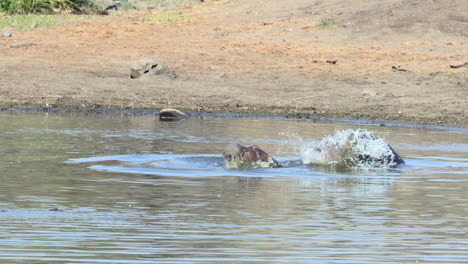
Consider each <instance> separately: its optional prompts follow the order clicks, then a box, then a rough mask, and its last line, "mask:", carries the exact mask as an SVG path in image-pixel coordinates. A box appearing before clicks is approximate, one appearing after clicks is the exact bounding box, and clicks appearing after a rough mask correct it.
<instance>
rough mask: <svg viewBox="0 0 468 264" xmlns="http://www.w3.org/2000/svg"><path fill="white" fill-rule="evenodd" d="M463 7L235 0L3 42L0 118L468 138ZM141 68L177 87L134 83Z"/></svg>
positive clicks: (100, 20)
mask: <svg viewBox="0 0 468 264" xmlns="http://www.w3.org/2000/svg"><path fill="white" fill-rule="evenodd" d="M467 14H468V10H467V7H466V2H465V0H441V1H418V0H409V1H397V0H386V1H380V0H372V1H358V0H346V1H345V0H330V1H308V0H291V1H279V0H273V1H272V0H268V1H267V0H231V1H205V2H204V3H200V4H196V5H183V6H179V7H176V8H174V9H171V10H148V11H128V12H119V13H115V14H111V15H109V16H96V17H92V18H88V19H86V20H80V22H76V23H69V24H66V25H63V26H59V27H53V28H48V29H36V30H30V31H13V36H12V37H9V38H6V37H0V76H1V78H0V107H2V108H4V109H5V108H7V109H10V108H16V107H46V108H47V107H58V108H67V109H71V108H73V109H95V108H99V109H101V108H102V109H161V108H166V107H175V108H179V109H182V110H185V111H189V112H190V111H201V112H229V113H261V114H279V115H301V116H327V117H338V118H350V119H372V120H375V119H377V120H387V121H403V122H414V123H424V124H444V125H457V126H463V127H467V126H468V66H461V67H458V68H451V67H450V66H451V65H452V66H460V65H462V64H463V63H465V62H468V41H467V36H468V15H467ZM140 58H155V59H157V60H160V61H162V62H164V63H166V64H167V65H168V66H169V67H170V68H172V69H173V70H174V71H175V72H176V73H177V74H178V76H179V77H178V78H176V79H170V78H165V77H164V76H160V77H145V78H140V79H130V64H131V62H133V61H136V60H138V59H140Z"/></svg>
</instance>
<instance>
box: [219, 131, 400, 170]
mask: <svg viewBox="0 0 468 264" xmlns="http://www.w3.org/2000/svg"><path fill="white" fill-rule="evenodd" d="M300 152H301V156H302V162H303V163H304V164H318V165H338V166H345V167H374V168H375V167H389V168H392V167H396V166H398V165H400V164H404V163H405V161H404V160H403V158H402V157H401V156H400V155H399V154H398V153H397V152H396V151H395V150H394V149H393V148H392V147H391V146H390V145H389V144H388V143H387V142H385V141H384V140H383V139H382V138H379V137H377V136H375V135H373V134H372V133H370V132H367V131H365V130H351V129H348V130H342V131H337V132H336V133H335V134H334V135H332V136H328V137H326V138H324V139H322V140H321V141H317V142H313V144H309V145H307V146H302V150H301V151H300ZM223 156H224V160H225V164H226V167H227V168H242V167H271V168H279V167H282V165H281V164H280V163H279V162H278V161H277V160H275V159H274V158H273V157H271V156H270V155H269V154H268V153H266V152H265V151H263V150H262V149H260V148H259V147H258V146H256V145H253V146H251V147H245V146H242V145H239V144H229V145H228V146H227V147H226V149H225V151H224V153H223Z"/></svg>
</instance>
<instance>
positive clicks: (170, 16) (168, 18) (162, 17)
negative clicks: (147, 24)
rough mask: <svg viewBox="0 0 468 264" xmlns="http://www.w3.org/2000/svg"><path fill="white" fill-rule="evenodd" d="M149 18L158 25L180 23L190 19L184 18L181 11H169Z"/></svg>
mask: <svg viewBox="0 0 468 264" xmlns="http://www.w3.org/2000/svg"><path fill="white" fill-rule="evenodd" d="M148 18H149V19H151V20H152V21H155V22H158V23H170V22H179V21H185V20H187V19H188V17H186V16H184V15H183V13H182V12H181V11H168V12H164V13H160V14H154V15H150V16H148Z"/></svg>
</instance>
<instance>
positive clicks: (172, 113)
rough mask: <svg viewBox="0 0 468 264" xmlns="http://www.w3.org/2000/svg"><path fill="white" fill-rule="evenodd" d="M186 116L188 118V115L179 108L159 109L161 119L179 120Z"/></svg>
mask: <svg viewBox="0 0 468 264" xmlns="http://www.w3.org/2000/svg"><path fill="white" fill-rule="evenodd" d="M184 118H188V115H187V114H186V113H184V112H182V111H180V110H177V109H173V108H166V109H162V110H161V111H159V120H160V121H177V120H180V119H184Z"/></svg>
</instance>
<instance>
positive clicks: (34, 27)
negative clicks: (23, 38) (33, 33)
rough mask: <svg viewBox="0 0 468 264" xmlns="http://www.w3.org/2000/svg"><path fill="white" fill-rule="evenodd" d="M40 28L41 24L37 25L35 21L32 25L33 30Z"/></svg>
mask: <svg viewBox="0 0 468 264" xmlns="http://www.w3.org/2000/svg"><path fill="white" fill-rule="evenodd" d="M38 27H39V23H37V22H36V21H34V22H33V23H32V25H31V29H36V28H38Z"/></svg>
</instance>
